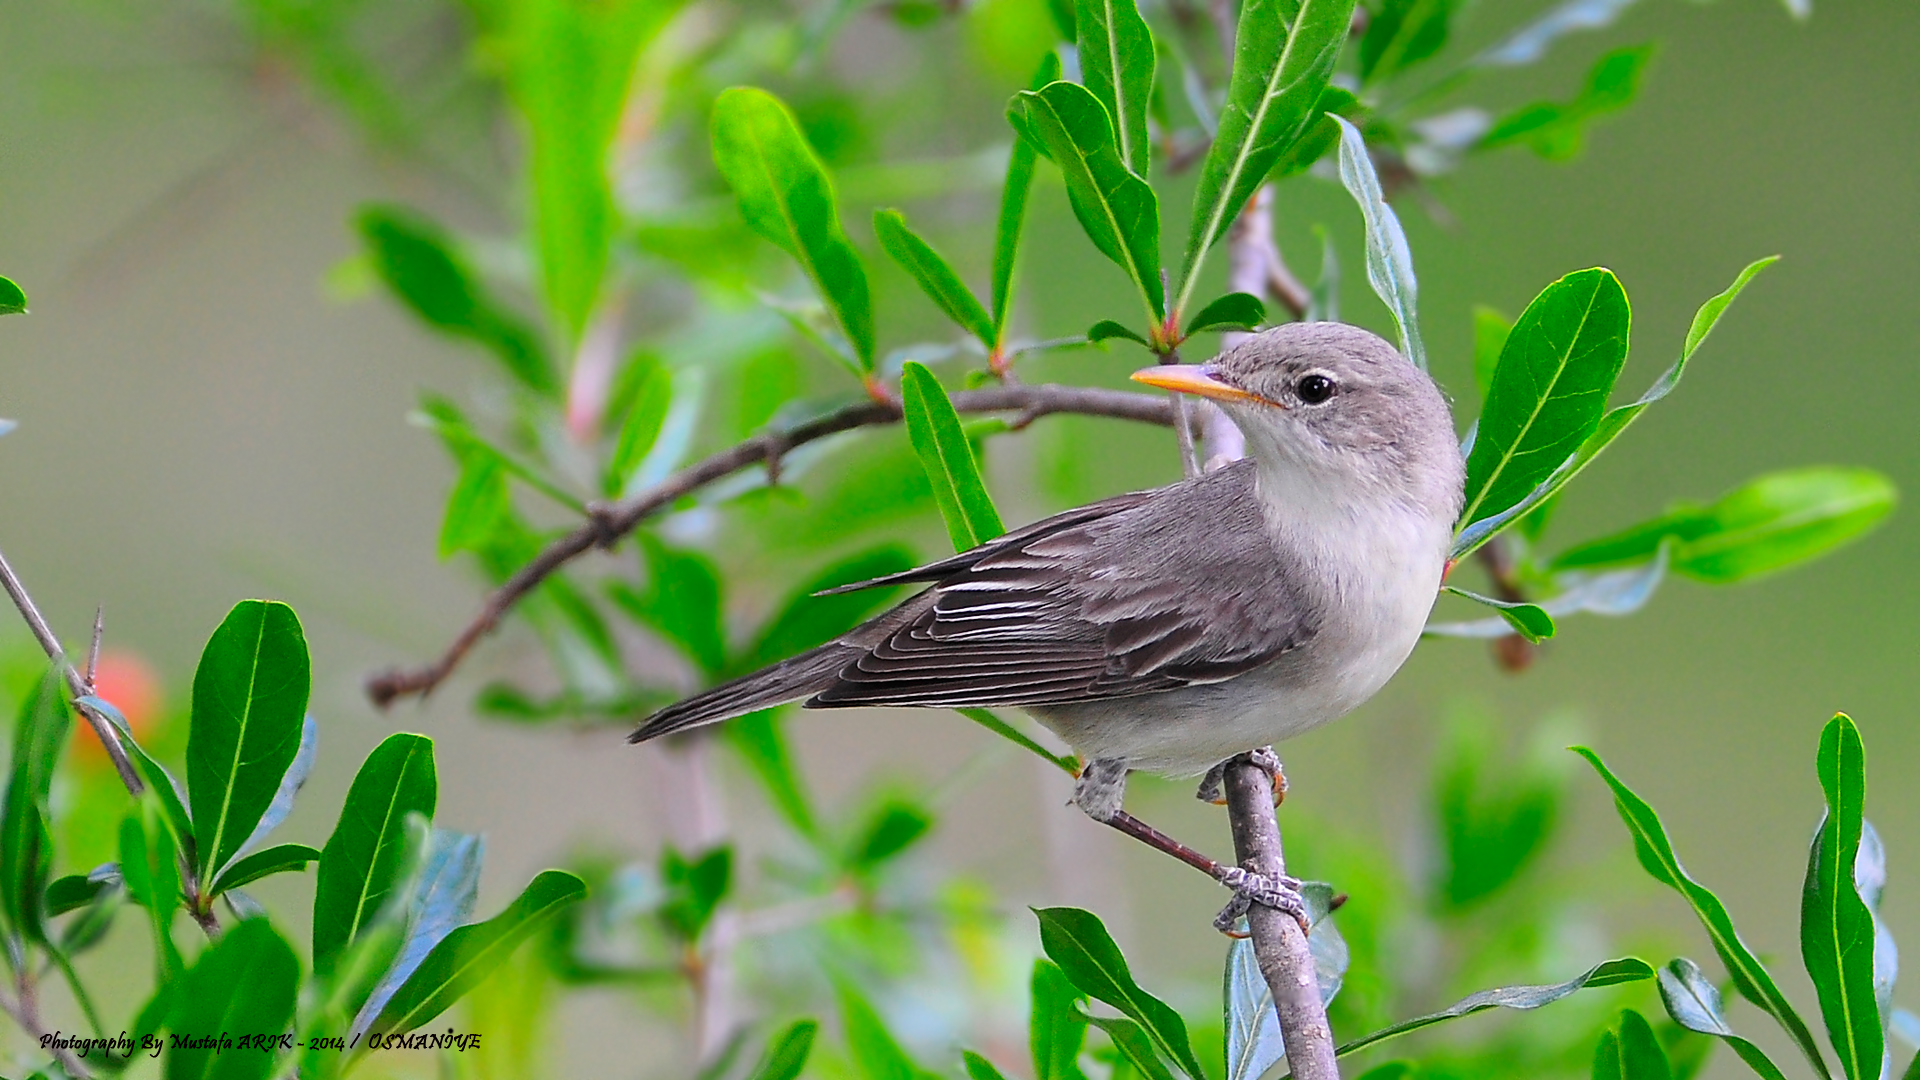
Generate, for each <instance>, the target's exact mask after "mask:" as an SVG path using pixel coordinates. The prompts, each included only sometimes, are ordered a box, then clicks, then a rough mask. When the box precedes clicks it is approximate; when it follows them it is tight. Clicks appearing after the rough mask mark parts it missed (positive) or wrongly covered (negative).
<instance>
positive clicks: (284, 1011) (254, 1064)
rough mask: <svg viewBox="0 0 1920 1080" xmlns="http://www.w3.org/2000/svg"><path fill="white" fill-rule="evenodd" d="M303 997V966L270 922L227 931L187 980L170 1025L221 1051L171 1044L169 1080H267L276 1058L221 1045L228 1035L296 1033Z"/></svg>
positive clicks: (196, 963)
mask: <svg viewBox="0 0 1920 1080" xmlns="http://www.w3.org/2000/svg"><path fill="white" fill-rule="evenodd" d="M299 992H300V960H299V958H298V957H296V956H294V954H293V947H292V946H290V945H288V944H287V941H286V939H285V938H283V937H281V936H280V933H279V931H277V930H275V929H274V928H273V924H272V923H271V922H269V921H267V920H266V919H247V920H245V921H243V922H241V923H240V925H238V926H235V927H233V928H232V929H230V930H228V931H227V932H226V933H225V934H223V935H221V938H220V940H219V941H218V942H215V943H214V944H213V946H212V947H210V948H209V949H207V951H206V952H204V953H201V954H200V958H199V959H198V960H196V961H194V965H193V967H191V968H189V969H188V970H187V972H186V974H185V975H184V976H183V977H182V979H181V983H180V990H179V993H177V994H175V995H173V1009H172V1015H171V1016H170V1017H169V1018H168V1022H167V1027H169V1028H170V1029H172V1030H173V1031H174V1032H176V1033H178V1034H180V1035H184V1036H189V1037H204V1036H213V1038H212V1039H210V1040H208V1041H210V1042H212V1043H213V1044H214V1045H212V1046H208V1047H204V1048H191V1047H188V1046H185V1045H177V1046H169V1047H168V1049H167V1063H166V1076H167V1080H266V1078H267V1077H268V1076H271V1075H272V1074H273V1070H274V1064H275V1058H274V1055H272V1054H268V1053H261V1052H259V1051H244V1052H231V1051H232V1048H231V1046H228V1047H225V1050H227V1051H229V1052H223V1048H222V1046H221V1044H222V1042H223V1040H224V1039H225V1037H226V1036H227V1035H228V1033H231V1034H232V1035H235V1036H238V1035H241V1034H252V1033H255V1032H261V1033H267V1032H271V1033H273V1034H276V1035H277V1034H279V1033H280V1032H283V1031H286V1030H289V1025H290V1024H291V1023H292V1022H293V1009H294V1002H295V998H296V997H297V996H298V994H299Z"/></svg>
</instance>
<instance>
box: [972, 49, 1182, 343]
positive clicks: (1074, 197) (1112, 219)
mask: <svg viewBox="0 0 1920 1080" xmlns="http://www.w3.org/2000/svg"><path fill="white" fill-rule="evenodd" d="M1008 117H1009V119H1011V120H1013V121H1014V124H1015V127H1016V128H1017V129H1019V130H1021V131H1022V132H1024V133H1025V134H1026V135H1027V136H1028V137H1030V138H1033V139H1034V140H1035V141H1036V142H1037V143H1038V144H1039V148H1040V150H1041V151H1042V152H1043V153H1045V154H1046V155H1047V156H1048V157H1049V158H1051V159H1053V163H1054V164H1055V165H1058V166H1060V174H1061V176H1063V177H1064V178H1065V179H1066V182H1067V201H1068V202H1070V203H1071V204H1072V205H1073V215H1074V217H1076V218H1078V219H1079V221H1080V227H1081V228H1082V229H1083V230H1085V231H1086V234H1087V239H1089V240H1091V241H1093V246H1094V247H1096V248H1098V249H1099V250H1100V253H1101V254H1102V255H1105V256H1106V257H1107V258H1109V259H1112V260H1113V261H1114V262H1115V263H1116V264H1118V265H1119V267H1120V269H1122V270H1124V271H1126V274H1127V277H1128V278H1129V279H1130V280H1132V282H1133V284H1134V288H1135V289H1137V290H1138V291H1139V293H1140V299H1141V301H1142V302H1143V303H1144V304H1145V305H1146V309H1147V313H1148V315H1149V316H1150V318H1149V321H1150V322H1151V323H1152V324H1153V325H1155V326H1158V325H1160V323H1161V322H1162V321H1164V320H1165V318H1166V313H1167V300H1166V291H1165V289H1164V288H1162V285H1161V281H1160V201H1159V199H1158V198H1157V197H1155V195H1154V193H1153V188H1151V187H1149V186H1148V184H1147V182H1146V181H1145V180H1142V179H1141V178H1140V177H1138V176H1136V175H1134V174H1133V172H1132V171H1131V170H1129V169H1128V168H1127V165H1126V162H1125V161H1124V160H1123V159H1122V158H1121V156H1120V151H1119V148H1118V147H1117V146H1115V144H1114V141H1113V123H1112V121H1111V120H1110V118H1109V117H1108V114H1107V109H1106V106H1104V105H1102V104H1100V100H1099V99H1098V98H1096V97H1094V96H1093V95H1092V94H1091V93H1089V92H1088V91H1087V89H1086V88H1085V87H1083V86H1080V85H1078V84H1076V83H1070V82H1055V83H1049V84H1047V85H1046V86H1043V87H1041V88H1040V89H1039V90H1022V91H1021V92H1020V93H1018V94H1016V95H1014V98H1013V102H1012V104H1011V105H1010V106H1008Z"/></svg>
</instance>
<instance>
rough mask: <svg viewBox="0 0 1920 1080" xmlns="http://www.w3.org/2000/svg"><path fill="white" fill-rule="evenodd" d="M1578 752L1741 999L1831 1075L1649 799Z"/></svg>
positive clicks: (1645, 863) (1595, 757)
mask: <svg viewBox="0 0 1920 1080" xmlns="http://www.w3.org/2000/svg"><path fill="white" fill-rule="evenodd" d="M1573 751H1574V753H1576V754H1579V755H1580V756H1581V757H1584V758H1586V759H1587V762H1588V764H1590V765H1592V766H1593V768H1594V771H1595V772H1597V773H1599V774H1600V778H1601V779H1602V780H1605V781H1606V783H1607V786H1608V787H1609V788H1612V789H1613V804H1614V808H1615V809H1616V810H1618V811H1619V812H1620V820H1621V821H1622V822H1624V823H1625V824H1626V826H1627V831H1628V832H1629V833H1632V834H1633V849H1634V854H1635V855H1637V856H1639V858H1640V865H1641V867H1642V868H1643V869H1645V870H1646V872H1647V873H1648V875H1650V876H1651V877H1652V878H1653V879H1654V880H1655V881H1658V882H1660V883H1661V884H1663V885H1667V886H1670V887H1672V888H1673V890H1674V891H1675V892H1678V893H1679V894H1680V895H1681V896H1683V897H1685V898H1686V900H1687V903H1688V904H1689V905H1691V906H1692V908H1693V913H1694V914H1695V915H1696V916H1698V917H1699V919H1700V925H1701V926H1702V927H1704V928H1705V929H1706V931H1707V937H1708V938H1709V939H1711V940H1712V942H1713V951H1714V952H1715V953H1716V954H1717V955H1718V956H1719V957H1720V962H1721V964H1723V965H1725V967H1726V969H1727V974H1729V975H1731V976H1732V977H1733V985H1734V986H1735V987H1736V988H1737V989H1738V990H1739V991H1740V993H1741V996H1743V997H1745V998H1746V999H1747V1000H1748V1001H1751V1002H1753V1003H1754V1004H1755V1005H1758V1006H1759V1007H1760V1008H1761V1009H1763V1010H1765V1011H1766V1013H1767V1015H1769V1016H1771V1017H1773V1018H1774V1020H1775V1021H1777V1022H1778V1023H1779V1024H1780V1026H1781V1028H1782V1029H1784V1030H1785V1031H1786V1033H1787V1035H1788V1036H1789V1037H1791V1038H1792V1039H1793V1041H1794V1043H1795V1044H1796V1045H1798V1046H1799V1047H1800V1052H1801V1053H1803V1054H1805V1055H1806V1056H1807V1061H1808V1062H1810V1063H1811V1064H1812V1065H1813V1069H1814V1072H1815V1073H1817V1074H1818V1075H1819V1076H1821V1077H1822V1078H1823V1080H1825V1078H1827V1077H1830V1076H1831V1075H1832V1074H1831V1073H1829V1072H1828V1071H1827V1063H1826V1060H1825V1059H1824V1058H1822V1057H1821V1056H1820V1047H1819V1046H1818V1044H1816V1043H1815V1042H1814V1041H1813V1033H1812V1032H1811V1031H1809V1030H1808V1029H1807V1025H1806V1021H1804V1020H1802V1019H1800V1014H1799V1013H1797V1012H1795V1011H1794V1008H1793V1005H1792V1003H1791V1002H1789V1001H1788V1000H1787V998H1786V995H1785V994H1782V993H1781V992H1780V987H1779V986H1778V985H1776V984H1775V983H1774V981H1773V976H1772V975H1771V974H1769V973H1768V971H1767V969H1766V966H1765V965H1763V964H1761V963H1760V961H1759V959H1758V958H1757V957H1755V956H1754V955H1753V952H1752V950H1750V949H1748V948H1747V945H1746V943H1745V942H1743V941H1741V940H1740V934H1739V931H1737V930H1735V929H1734V926H1733V918H1732V917H1731V916H1730V915H1728V914H1727V908H1726V905H1725V904H1722V903H1721V902H1720V898H1719V897H1718V896H1715V895H1714V894H1713V892H1712V891H1711V890H1709V889H1707V888H1706V887H1705V886H1703V885H1701V884H1700V883H1699V882H1697V881H1695V880H1693V879H1692V878H1690V877H1688V876H1687V872H1686V870H1685V869H1684V868H1682V867H1681V865H1680V858H1679V856H1677V855H1675V854H1674V851H1673V844H1672V842H1671V841H1669V840H1668V839H1667V831H1666V828H1665V827H1664V826H1663V825H1661V824H1660V815H1659V814H1658V813H1656V812H1655V811H1654V809H1653V807H1652V806H1649V805H1648V804H1647V802H1646V800H1644V799H1642V798H1641V797H1640V796H1638V795H1636V794H1634V793H1633V789H1631V788H1629V787H1627V785H1625V784H1623V783H1621V782H1620V780H1619V778H1618V777H1616V776H1614V775H1613V772H1612V771H1611V770H1610V769H1608V768H1607V766H1606V763H1605V762H1603V761H1601V760H1600V755H1599V754H1596V753H1594V752H1593V751H1592V750H1590V749H1588V748H1587V747H1584V746H1576V747H1574V748H1573Z"/></svg>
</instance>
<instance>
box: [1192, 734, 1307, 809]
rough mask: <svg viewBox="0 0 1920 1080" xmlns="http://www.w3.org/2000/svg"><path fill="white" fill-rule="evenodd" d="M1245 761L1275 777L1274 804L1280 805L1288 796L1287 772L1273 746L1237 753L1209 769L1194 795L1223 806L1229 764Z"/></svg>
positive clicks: (1201, 799) (1204, 800)
mask: <svg viewBox="0 0 1920 1080" xmlns="http://www.w3.org/2000/svg"><path fill="white" fill-rule="evenodd" d="M1242 761H1245V762H1246V763H1248V764H1249V765H1252V766H1254V767H1255V768H1257V769H1259V770H1260V771H1261V772H1264V773H1266V774H1267V775H1268V776H1269V777H1271V778H1272V779H1273V805H1275V806H1279V805H1280V804H1281V803H1282V802H1283V801H1285V800H1286V797H1287V774H1286V773H1285V772H1283V771H1281V769H1280V756H1279V755H1278V754H1275V753H1274V752H1273V747H1271V746H1263V747H1261V748H1259V749H1258V750H1249V751H1247V752H1246V753H1244V754H1237V755H1235V756H1233V757H1230V758H1228V759H1227V760H1225V761H1223V762H1221V763H1220V764H1218V765H1215V766H1214V767H1213V768H1211V769H1208V770H1207V775H1205V776H1203V777H1201V778H1200V788H1199V790H1198V791H1195V792H1194V793H1193V797H1194V798H1196V799H1199V800H1200V801H1201V802H1204V803H1212V804H1213V805H1215V806H1221V805H1223V804H1225V803H1226V801H1227V796H1226V786H1227V766H1229V765H1234V764H1238V763H1239V762H1242Z"/></svg>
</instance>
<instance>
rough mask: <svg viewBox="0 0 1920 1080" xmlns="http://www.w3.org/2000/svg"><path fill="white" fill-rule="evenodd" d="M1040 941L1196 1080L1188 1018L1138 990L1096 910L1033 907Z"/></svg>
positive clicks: (1076, 980) (1086, 989)
mask: <svg viewBox="0 0 1920 1080" xmlns="http://www.w3.org/2000/svg"><path fill="white" fill-rule="evenodd" d="M1034 914H1035V915H1037V916H1039V918H1040V947H1041V948H1042V949H1044V950H1046V954H1047V957H1048V958H1049V959H1051V960H1052V961H1053V962H1054V963H1056V964H1058V965H1060V969H1061V970H1062V971H1064V972H1066V975H1067V978H1068V979H1069V980H1071V981H1072V982H1073V985H1075V986H1077V987H1079V988H1080V990H1081V992H1083V993H1085V994H1087V995H1088V996H1090V997H1093V998H1095V999H1097V1000H1099V1001H1104V1002H1106V1003H1107V1004H1109V1005H1111V1006H1113V1007H1114V1008H1116V1009H1119V1010H1120V1011H1121V1012H1123V1013H1125V1014H1126V1015H1127V1016H1129V1017H1131V1018H1132V1019H1133V1020H1135V1021H1136V1022H1138V1023H1139V1024H1140V1026H1141V1027H1143V1028H1145V1029H1146V1032H1147V1034H1148V1036H1150V1037H1151V1038H1152V1039H1153V1042H1154V1045H1155V1046H1157V1047H1159V1048H1160V1051H1161V1052H1162V1053H1164V1054H1166V1055H1167V1057H1169V1058H1171V1059H1173V1062H1174V1064H1176V1065H1178V1066H1180V1069H1181V1071H1183V1072H1185V1073H1186V1074H1187V1075H1188V1076H1189V1077H1193V1078H1194V1080H1199V1078H1201V1077H1204V1076H1205V1075H1206V1073H1205V1072H1204V1071H1202V1069H1201V1068H1200V1061H1199V1059H1198V1058H1196V1057H1194V1055H1193V1047H1192V1046H1191V1045H1190V1044H1189V1043H1188V1041H1187V1025H1186V1021H1184V1020H1182V1019H1180V1014H1179V1013H1177V1012H1175V1011H1174V1010H1173V1007H1172V1006H1170V1005H1168V1004H1167V1003H1166V1002H1164V1001H1161V1000H1160V999H1159V998H1157V997H1154V996H1153V995H1152V994H1149V993H1147V992H1146V991H1145V990H1142V989H1141V988H1140V986H1139V984H1137V983H1135V982H1134V981H1133V974H1132V973H1131V972H1129V971H1128V970H1127V959H1126V957H1125V956H1122V955H1121V953H1120V947H1119V946H1118V945H1115V944H1114V943H1113V938H1112V937H1111V936H1109V935H1108V933H1107V928H1106V927H1105V926H1104V925H1102V924H1101V922H1100V919H1099V917H1098V916H1096V915H1094V914H1093V913H1092V912H1090V911H1082V910H1080V909H1079V908H1066V907H1059V908H1036V909H1035V910H1034Z"/></svg>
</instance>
